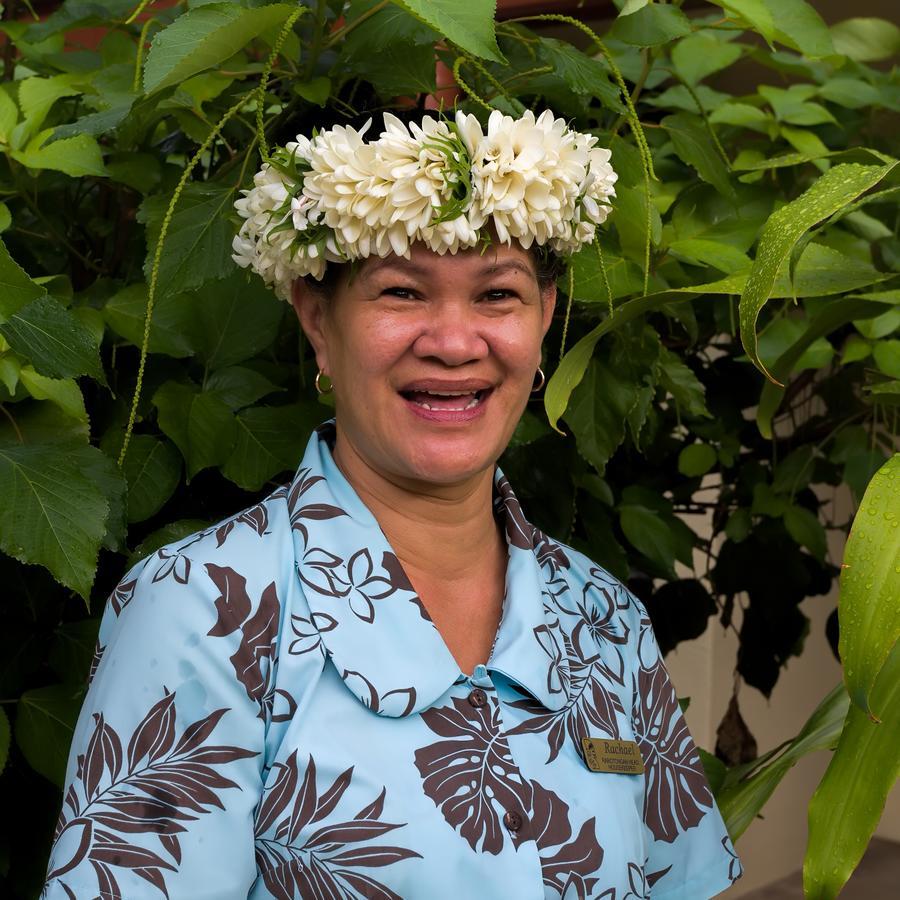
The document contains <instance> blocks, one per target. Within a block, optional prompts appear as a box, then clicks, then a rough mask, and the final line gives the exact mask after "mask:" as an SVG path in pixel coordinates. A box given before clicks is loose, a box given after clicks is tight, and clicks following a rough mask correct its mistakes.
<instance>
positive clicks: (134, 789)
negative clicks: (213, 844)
mask: <svg viewBox="0 0 900 900" xmlns="http://www.w3.org/2000/svg"><path fill="white" fill-rule="evenodd" d="M226 712H227V709H218V710H216V711H215V712H212V713H210V714H209V715H208V716H206V717H205V718H203V719H199V720H197V721H196V722H193V723H192V724H191V725H189V726H188V727H187V728H186V729H185V730H184V732H183V733H182V735H181V738H180V739H178V740H177V743H176V731H177V728H176V724H177V723H176V711H175V694H174V693H171V694H169V693H167V694H166V695H165V696H164V697H163V698H162V699H161V700H159V701H158V702H157V703H155V704H154V705H153V706H152V707H151V708H150V710H149V711H148V712H147V715H146V716H144V718H143V720H142V721H141V722H140V723H139V724H138V726H137V728H136V729H135V730H134V733H133V734H132V735H131V739H130V740H129V742H128V748H127V750H123V747H122V740H121V738H120V737H119V735H118V733H117V732H116V731H115V729H113V728H112V727H111V726H110V725H109V724H108V723H107V722H106V721H105V719H104V716H103V714H102V713H97V714H95V715H94V723H95V725H94V731H93V733H92V734H91V739H90V741H89V742H88V746H87V750H86V751H85V753H84V754H82V755H80V756H79V757H78V768H77V772H76V776H75V778H74V779H73V781H72V783H71V784H70V785H69V787H68V789H67V790H66V794H65V800H64V802H63V808H62V811H61V813H60V817H59V821H58V822H57V826H56V834H55V836H54V851H53V854H52V855H51V866H52V868H51V870H50V872H49V874H48V876H47V885H49V883H50V882H51V881H52V880H54V879H62V878H63V877H64V876H65V875H66V874H67V873H68V872H71V871H72V870H73V869H75V868H76V867H77V866H79V865H80V864H81V863H83V862H85V861H88V862H89V863H90V864H91V867H92V868H93V870H94V873H95V875H96V877H97V885H98V889H99V891H100V892H105V893H104V894H103V896H108V897H116V898H118V897H121V896H122V894H121V890H120V888H119V884H118V881H117V880H116V877H115V874H114V872H113V870H114V869H115V868H125V869H130V870H132V871H133V872H134V873H135V874H136V875H138V876H139V877H140V878H143V879H144V880H145V881H147V882H148V883H149V884H151V885H153V886H154V887H155V888H156V889H157V890H159V891H160V892H161V893H162V894H164V895H165V896H166V897H168V892H167V890H166V884H165V875H164V873H165V872H174V871H177V869H178V866H179V865H180V863H181V847H180V844H179V841H178V835H179V834H180V833H182V832H184V831H186V828H185V826H184V824H183V823H185V822H191V821H195V820H196V819H197V818H199V816H200V815H202V814H204V813H208V812H210V810H211V809H212V808H213V807H217V808H219V809H224V808H225V807H224V805H223V803H222V799H221V796H220V795H221V794H222V792H223V791H225V790H228V789H229V788H236V787H238V785H237V784H236V783H235V782H234V781H231V780H230V779H228V778H225V777H224V776H222V775H220V774H219V773H218V772H217V771H216V767H219V766H223V765H226V764H228V763H231V762H235V761H236V760H240V759H248V758H250V757H253V756H256V755H257V754H256V753H255V752H253V751H252V750H245V749H243V748H241V747H227V746H221V745H215V746H209V745H207V744H206V741H207V739H208V738H209V737H210V736H211V735H212V732H213V731H214V729H215V727H216V725H217V724H218V722H219V720H220V719H221V718H222V716H223V715H224V714H225V713H226ZM138 835H141V836H146V835H152V836H155V838H156V839H157V840H158V841H159V842H160V844H161V848H162V850H163V851H164V852H165V853H166V854H167V855H168V857H169V858H166V857H164V856H161V855H160V854H159V853H157V852H156V851H154V850H152V849H150V848H149V847H147V846H145V845H144V844H142V843H139V842H137V843H136V842H135V838H136V836H138ZM145 839H146V838H145ZM61 841H65V848H66V849H67V851H68V858H66V859H64V860H60V859H58V858H57V854H58V852H60V848H61V843H60V842H61ZM82 878H83V876H82ZM60 883H61V886H62V887H63V889H64V890H66V891H67V892H70V893H71V889H70V888H68V886H67V885H66V884H65V883H64V882H63V881H61V882H60ZM45 890H46V885H45Z"/></svg>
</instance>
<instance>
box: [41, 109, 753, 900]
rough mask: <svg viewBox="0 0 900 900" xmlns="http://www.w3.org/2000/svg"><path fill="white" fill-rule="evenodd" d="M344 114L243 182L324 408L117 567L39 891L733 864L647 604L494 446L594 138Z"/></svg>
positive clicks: (557, 128) (533, 382)
mask: <svg viewBox="0 0 900 900" xmlns="http://www.w3.org/2000/svg"><path fill="white" fill-rule="evenodd" d="M364 132H365V129H363V131H362V132H356V131H354V130H353V129H350V128H344V127H340V126H339V127H336V128H334V129H332V130H331V131H325V132H321V133H320V134H319V135H317V136H316V137H315V138H313V139H312V140H307V139H305V138H302V137H298V139H297V141H296V142H294V143H293V144H291V145H288V147H287V148H284V149H282V150H279V151H276V153H275V154H273V157H272V159H271V161H270V162H269V163H267V164H266V165H264V166H263V168H262V170H261V171H260V172H259V173H258V174H257V176H256V179H255V187H254V189H253V190H251V191H249V192H248V194H247V196H246V197H245V198H244V199H243V200H241V201H239V211H240V212H241V214H242V215H243V217H244V219H245V222H244V226H243V228H242V230H241V233H240V235H239V236H238V237H237V238H236V240H235V254H236V259H237V260H238V261H239V262H241V263H242V264H245V265H248V266H250V267H252V268H253V269H254V270H255V271H256V272H257V273H259V274H260V275H261V276H262V277H263V278H264V279H265V280H266V281H267V283H269V284H271V285H272V286H273V287H274V288H275V290H276V292H277V293H278V294H279V295H280V296H282V297H283V298H285V299H288V298H290V299H291V300H292V302H293V304H294V307H295V309H296V311H297V314H298V316H299V319H300V322H301V324H302V327H303V329H304V331H305V332H306V335H307V336H308V338H309V340H310V342H311V344H312V346H313V348H314V350H315V355H316V360H317V362H318V365H319V377H318V378H317V385H318V386H319V388H320V389H321V390H326V389H328V390H330V389H331V388H326V387H325V380H326V378H327V380H328V381H329V382H330V384H331V386H332V387H333V390H334V393H335V419H334V421H333V422H329V423H325V424H324V425H322V426H321V427H320V428H319V429H318V430H317V432H316V433H315V434H314V435H313V437H312V439H311V440H310V442H309V445H308V447H307V451H306V454H305V456H304V458H303V460H302V462H301V463H300V467H299V469H298V470H297V473H296V475H295V477H294V479H293V481H292V482H291V483H290V484H289V485H287V486H285V487H283V488H280V489H279V490H277V491H275V493H273V494H272V495H271V496H269V497H268V498H267V499H265V500H264V501H263V502H262V503H260V504H259V505H258V506H256V507H254V508H252V509H250V510H247V511H245V512H242V513H240V514H238V515H236V516H234V517H232V518H231V519H228V520H226V521H225V522H222V523H220V524H218V525H217V526H214V527H212V528H209V529H206V530H205V531H202V532H199V533H197V534H195V535H193V536H191V537H189V538H187V539H185V540H183V541H181V542H179V543H177V544H173V545H169V546H167V547H164V548H163V549H162V550H160V551H159V552H158V553H156V554H155V555H154V556H152V557H150V558H148V559H147V560H145V561H143V562H142V563H139V564H138V566H137V567H136V568H135V569H133V570H132V571H131V572H130V573H129V574H128V575H127V576H126V577H125V579H124V580H123V581H122V583H121V584H120V585H119V587H118V588H117V590H116V591H115V593H114V594H113V597H112V598H111V601H110V604H109V606H108V608H107V612H106V616H105V618H104V622H103V626H102V628H101V632H100V640H99V643H98V649H97V654H96V658H95V664H94V667H93V678H92V683H91V687H90V691H89V693H88V697H87V700H86V702H85V706H84V709H83V711H82V713H81V718H80V720H79V724H78V727H77V729H76V734H75V739H74V743H73V749H72V754H71V758H70V764H69V771H68V789H67V792H66V795H65V805H64V808H63V812H62V815H61V818H60V821H59V825H58V828H57V837H56V842H55V846H54V851H53V855H52V857H51V862H50V873H49V876H48V884H47V896H49V897H52V898H61V897H69V898H71V897H87V896H96V895H97V894H98V893H99V895H100V896H103V897H120V896H126V897H138V896H141V897H143V896H150V895H153V896H156V895H160V896H161V895H163V894H165V895H167V896H170V897H191V898H200V900H202V898H217V900H221V898H239V897H241V898H242V897H248V896H249V897H254V898H263V897H279V898H291V897H303V898H320V897H321V898H338V897H340V898H344V897H350V898H357V897H376V898H397V897H405V898H424V897H428V898H450V897H453V898H456V897H460V896H462V897H479V898H480V897H485V898H493V897H506V896H516V897H526V898H538V897H549V898H559V897H564V898H565V900H575V898H579V900H587V898H604V900H628V898H646V897H648V896H650V894H651V891H652V896H653V897H654V898H668V900H675V898H679V900H681V898H683V900H697V898H706V897H712V896H713V895H715V894H717V893H719V892H720V891H722V890H724V889H725V888H727V887H728V886H729V885H730V884H731V883H732V882H733V881H734V880H735V879H736V878H737V877H738V876H739V874H740V865H739V863H738V861H737V859H736V857H735V855H734V851H733V849H732V847H731V844H730V841H729V839H728V837H727V834H726V832H725V828H724V826H723V824H722V820H721V817H720V816H719V813H718V810H717V809H716V807H715V804H714V802H713V799H712V795H711V792H710V789H709V786H708V784H707V782H706V779H705V776H704V774H703V769H702V767H701V765H700V760H699V755H698V752H697V749H696V747H695V746H694V743H693V741H692V740H691V737H690V734H689V733H688V731H687V727H686V725H685V722H684V719H683V717H682V715H681V712H680V710H679V707H678V702H677V700H676V696H675V692H674V690H673V688H672V685H671V684H670V682H669V679H668V676H667V674H666V670H665V667H664V666H663V663H662V660H661V657H660V653H659V650H658V647H657V644H656V641H655V639H654V636H653V632H652V629H651V627H650V623H649V620H648V618H647V615H646V612H645V611H644V609H643V607H642V606H641V604H640V602H639V601H638V600H637V599H636V598H635V597H634V596H632V595H631V594H630V593H629V592H628V591H627V590H626V589H625V588H624V586H623V585H622V584H621V583H619V582H618V581H617V580H616V579H614V578H613V577H612V576H610V575H609V574H608V573H607V572H606V571H604V570H603V569H602V568H600V567H598V566H597V565H595V564H594V563H593V562H592V561H591V560H589V559H587V558H586V557H584V556H583V555H582V554H580V553H578V552H576V551H575V550H573V549H572V548H570V547H567V546H565V545H563V544H560V543H557V542H555V541H554V540H552V539H551V538H549V537H548V536H547V535H545V534H543V533H542V532H541V531H540V530H539V529H537V528H536V527H534V526H533V525H531V524H530V523H529V522H528V521H527V520H526V519H525V517H524V515H523V513H522V510H521V508H520V506H519V503H518V501H517V500H516V497H515V495H514V493H513V491H512V489H511V487H510V485H509V483H508V482H507V480H506V479H505V477H504V476H503V474H502V473H501V472H500V470H499V469H498V468H497V466H496V463H497V460H498V458H499V457H500V455H501V453H502V452H503V450H504V449H505V447H506V446H507V444H508V442H509V440H510V437H511V435H512V433H513V430H514V428H515V426H516V423H517V422H518V420H519V418H520V416H521V415H522V412H523V410H524V408H525V404H526V402H527V400H528V397H529V394H530V392H532V391H533V390H535V389H539V388H540V386H541V383H542V381H543V374H542V373H541V370H540V362H541V342H542V339H543V337H544V335H545V333H546V331H547V329H548V327H549V324H550V321H551V318H552V315H553V310H554V304H555V299H556V292H555V285H554V283H553V278H552V265H551V268H550V270H549V272H550V273H551V274H548V270H546V269H545V264H546V258H545V255H546V251H547V250H552V251H553V252H555V253H558V254H567V253H570V252H572V251H573V250H575V249H577V248H578V247H580V246H581V245H582V244H583V243H585V242H588V241H590V240H592V239H593V238H594V234H595V231H596V227H597V225H598V224H600V223H602V221H603V220H604V219H605V218H606V215H607V213H608V212H609V207H608V206H607V205H606V201H607V200H609V199H610V198H611V197H612V196H614V191H613V184H614V182H615V175H614V173H613V172H612V170H611V169H610V167H609V164H608V160H609V153H608V151H605V150H601V149H599V148H596V147H595V146H594V144H595V143H596V138H594V137H592V136H590V135H585V134H579V133H576V132H573V131H571V130H569V129H568V128H567V126H566V125H565V123H564V122H563V121H562V120H561V119H555V118H554V117H553V115H552V114H550V113H545V114H543V115H542V116H540V117H539V118H537V119H536V118H535V117H534V116H533V115H531V114H530V113H526V114H525V115H524V116H522V117H521V118H519V119H511V118H509V117H507V116H502V115H501V114H500V113H494V114H492V115H491V118H490V121H489V123H488V128H487V132H486V133H485V131H484V130H483V129H482V126H481V124H480V123H479V122H478V121H477V120H476V119H475V118H474V117H473V116H460V117H458V119H457V121H456V122H455V123H453V124H448V123H446V122H443V121H437V120H432V119H425V120H423V122H422V123H421V124H420V125H415V126H411V127H410V128H407V127H406V126H405V125H403V124H402V123H400V122H399V120H397V119H395V118H394V117H392V116H386V117H385V130H384V132H383V133H382V135H381V136H380V137H379V138H378V139H377V140H375V141H369V142H366V141H364V140H363V134H364ZM486 245H487V246H486ZM347 261H353V265H352V266H348V265H346V263H347ZM323 276H324V280H321V281H320V280H319V279H323ZM389 833H390V837H388V834H389Z"/></svg>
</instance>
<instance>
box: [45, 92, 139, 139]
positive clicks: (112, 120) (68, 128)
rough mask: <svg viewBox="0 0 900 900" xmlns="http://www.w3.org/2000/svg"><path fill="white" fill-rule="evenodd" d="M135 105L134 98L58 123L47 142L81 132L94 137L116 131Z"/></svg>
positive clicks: (73, 135)
mask: <svg viewBox="0 0 900 900" xmlns="http://www.w3.org/2000/svg"><path fill="white" fill-rule="evenodd" d="M132 105H133V101H132V100H128V101H126V102H124V103H119V104H117V105H116V106H112V107H110V108H109V109H102V110H100V111H99V112H93V113H88V114H87V115H86V116H81V118H79V119H76V120H75V121H74V122H69V123H68V124H66V125H58V126H57V127H56V128H54V129H53V133H52V134H51V135H50V139H49V140H48V141H47V144H48V145H49V144H53V143H55V142H56V141H62V140H66V139H67V138H71V137H75V136H76V135H79V134H88V135H91V136H92V137H100V135H103V134H108V133H109V132H110V131H114V130H115V128H116V127H117V126H118V125H120V124H121V123H122V122H123V121H124V120H125V118H126V116H127V115H128V113H130V112H131V107H132Z"/></svg>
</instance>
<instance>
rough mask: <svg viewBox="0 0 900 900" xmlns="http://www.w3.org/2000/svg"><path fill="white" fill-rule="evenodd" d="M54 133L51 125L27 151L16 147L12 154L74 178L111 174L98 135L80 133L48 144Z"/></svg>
mask: <svg viewBox="0 0 900 900" xmlns="http://www.w3.org/2000/svg"><path fill="white" fill-rule="evenodd" d="M52 133H53V129H51V128H48V129H47V130H46V131H42V132H41V133H40V134H38V135H35V137H34V139H33V140H31V141H30V142H29V144H28V146H27V147H26V148H25V149H24V150H16V151H14V152H12V153H11V154H10V156H11V157H12V158H13V159H15V160H16V161H17V162H20V163H22V165H23V166H26V167H27V168H29V169H53V170H54V171H56V172H63V173H65V174H66V175H71V176H72V178H81V177H83V176H85V175H97V176H105V175H108V174H109V173H108V172H107V170H106V166H104V165H103V153H102V151H101V150H100V145H99V144H98V143H97V140H96V138H93V137H91V136H90V135H87V134H80V135H78V136H77V137H72V138H65V139H64V140H61V141H54V142H53V143H50V144H48V143H46V141H47V139H48V138H49V137H50V135H51V134H52Z"/></svg>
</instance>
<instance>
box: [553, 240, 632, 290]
mask: <svg viewBox="0 0 900 900" xmlns="http://www.w3.org/2000/svg"><path fill="white" fill-rule="evenodd" d="M569 265H570V266H572V268H573V269H574V274H575V299H576V300H578V301H579V302H582V303H584V302H587V303H607V302H608V301H609V299H610V295H611V296H612V299H613V300H615V299H617V298H619V297H624V296H626V295H627V294H635V293H638V292H639V291H640V290H641V286H642V285H643V279H642V277H641V272H640V270H639V269H638V268H637V266H635V265H634V263H632V262H630V261H629V260H627V259H623V258H622V257H621V256H616V255H615V254H613V253H611V252H609V251H607V250H606V249H604V250H603V266H602V267H601V265H600V256H599V254H598V253H597V248H596V247H585V248H584V249H583V250H579V251H578V253H576V254H574V255H573V256H572V257H571V258H570V259H569ZM604 270H605V272H606V278H605V280H604V277H603V274H604ZM607 284H609V291H610V293H609V294H608V293H607V290H606V286H607Z"/></svg>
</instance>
